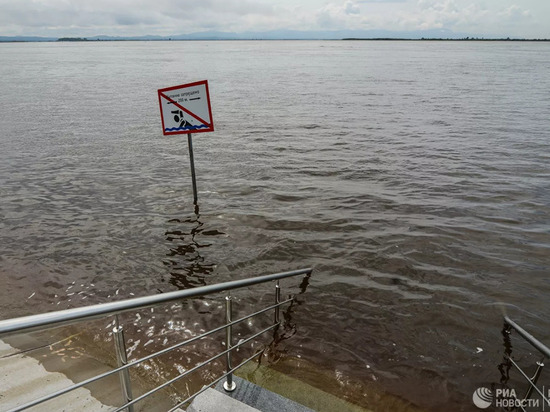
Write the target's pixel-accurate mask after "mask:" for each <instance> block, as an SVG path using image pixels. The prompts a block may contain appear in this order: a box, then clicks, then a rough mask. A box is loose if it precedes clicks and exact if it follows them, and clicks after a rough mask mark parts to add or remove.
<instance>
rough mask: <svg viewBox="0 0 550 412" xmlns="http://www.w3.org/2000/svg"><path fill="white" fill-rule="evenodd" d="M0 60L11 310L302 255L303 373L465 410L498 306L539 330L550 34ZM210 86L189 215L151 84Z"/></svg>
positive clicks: (4, 274)
mask: <svg viewBox="0 0 550 412" xmlns="http://www.w3.org/2000/svg"><path fill="white" fill-rule="evenodd" d="M0 56H1V61H2V64H1V65H0V90H1V95H0V101H1V109H0V218H1V221H0V279H1V282H2V285H3V287H2V288H1V290H0V298H1V300H0V308H1V310H2V317H3V318H8V317H12V316H21V315H27V314H32V313H38V312H45V311H51V310H56V309H65V308H69V307H77V306H81V305H84V304H89V303H99V302H106V301H109V300H111V299H113V298H114V299H122V298H127V297H132V296H143V295H147V294H154V293H161V292H167V291H172V290H177V289H184V288H189V287H194V286H199V285H204V284H214V283H217V282H220V281H226V280H229V279H238V278H244V277H248V276H253V275H259V274H267V273H272V272H279V271H286V270H292V269H298V268H302V267H309V266H311V267H313V269H314V272H313V275H312V277H311V279H310V281H309V286H308V289H307V291H306V293H304V294H303V295H301V296H302V297H301V300H302V304H301V305H299V306H298V307H295V308H294V309H293V320H292V321H293V323H294V328H295V330H294V332H293V333H294V335H293V336H292V337H290V338H289V339H286V340H285V342H284V356H285V357H287V358H288V359H301V360H303V361H304V365H306V361H307V365H309V366H302V368H303V370H300V371H299V373H298V374H301V375H302V378H303V379H305V380H307V381H308V382H309V383H310V384H313V385H316V386H320V387H322V388H325V389H327V390H329V389H330V388H331V389H330V390H332V391H333V392H336V393H338V391H340V392H341V393H342V394H343V396H346V397H348V398H350V399H352V398H353V396H352V395H349V393H351V392H353V391H354V390H355V391H359V392H361V390H362V389H357V386H354V385H356V384H359V385H364V387H369V388H370V387H371V385H375V386H376V388H377V390H381V391H383V392H387V393H389V394H391V395H392V396H395V397H397V398H400V399H403V400H404V401H405V402H408V403H410V404H411V405H416V406H418V407H420V408H422V409H425V410H461V411H462V410H464V411H467V410H477V409H476V408H475V407H474V405H473V403H472V393H473V392H474V390H475V389H476V388H478V387H480V386H488V385H490V384H491V383H493V382H498V381H499V380H500V378H501V374H500V372H499V369H498V365H499V364H500V363H501V362H502V356H503V351H504V346H503V339H502V335H501V330H502V324H503V322H502V316H503V315H505V314H506V315H509V316H510V317H512V318H513V319H515V320H516V321H518V322H519V323H520V324H522V325H523V326H524V327H525V328H527V329H528V330H529V331H530V332H531V333H532V334H533V335H535V336H536V337H538V338H539V339H540V340H542V341H543V342H546V343H547V344H550V332H549V330H548V327H547V325H548V323H547V322H548V317H549V315H550V308H549V305H548V295H549V293H550V277H549V274H550V272H549V267H550V135H549V130H550V94H549V92H548V91H549V90H550V71H549V70H548V67H550V45H549V44H548V43H518V42H487V43H485V42H399V41H392V42H383V41H378V42H370V41H369V42H354V41H325V42H323V41H306V42H298V41H282V42H278V41H250V42H248V41H236V42H230V41H220V42H90V43H63V44H60V43H40V44H39V43H28V44H0ZM203 79H208V82H209V88H210V96H211V102H212V111H213V118H214V124H215V132H213V133H202V134H196V135H194V138H193V142H194V151H195V166H196V170H197V179H198V182H197V183H198V189H199V209H198V210H197V211H196V212H197V213H195V208H194V205H193V202H192V187H191V180H190V172H189V160H188V152H187V143H186V138H185V135H179V136H170V137H164V136H163V135H162V130H161V123H160V114H159V108H158V98H157V89H160V88H164V87H169V86H174V85H178V84H182V83H188V82H193V81H197V80H203ZM136 342H140V340H137V339H136ZM144 342H145V340H141V345H142V346H143V344H144ZM136 345H137V343H136ZM298 364H299V365H301V364H300V363H299V362H298ZM312 365H313V366H312ZM298 369H300V366H298ZM317 370H323V371H326V372H327V373H325V374H324V375H323V376H324V377H323V378H322V379H321V378H320V377H319V376H320V374H317V373H316V372H315V371H317ZM287 372H288V371H287ZM289 373H292V372H289ZM542 379H543V380H544V379H546V380H547V381H546V385H547V386H550V380H548V375H546V377H545V376H544V375H543V377H542ZM542 383H543V384H545V382H542ZM334 388H338V389H337V390H334ZM348 395H349V396H348ZM355 395H356V396H355V397H357V393H355ZM359 395H361V396H366V395H365V394H359ZM365 402H366V403H367V406H369V405H370V406H375V407H377V408H378V410H383V409H387V410H392V408H391V407H389V406H387V407H384V406H383V405H382V404H379V405H376V404H375V403H376V402H375V401H372V400H371V401H365ZM369 402H371V403H370V404H369ZM372 402H374V404H373V403H372Z"/></svg>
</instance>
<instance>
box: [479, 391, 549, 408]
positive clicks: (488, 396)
mask: <svg viewBox="0 0 550 412" xmlns="http://www.w3.org/2000/svg"><path fill="white" fill-rule="evenodd" d="M539 393H540V392H539ZM542 393H545V390H544V387H543V388H542ZM549 399H550V389H548V394H547V395H546V398H545V399H544V401H542V400H541V399H530V398H529V399H520V398H518V396H517V394H516V391H515V389H509V388H498V389H495V390H494V393H493V391H492V390H491V389H489V388H485V387H481V388H477V389H476V390H475V392H474V394H473V395H472V401H473V402H474V405H475V406H477V407H478V408H479V409H487V408H488V407H489V406H491V405H493V406H495V407H497V408H521V409H523V410H525V408H536V409H538V410H542V411H544V407H545V404H546V407H548V411H550V401H549ZM541 405H542V409H540V407H541Z"/></svg>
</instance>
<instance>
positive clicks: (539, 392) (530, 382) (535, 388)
mask: <svg viewBox="0 0 550 412" xmlns="http://www.w3.org/2000/svg"><path fill="white" fill-rule="evenodd" d="M506 357H507V358H508V360H509V361H510V362H512V365H514V366H515V367H516V369H517V370H518V371H519V372H520V373H521V374H522V375H523V377H524V378H525V379H526V380H527V382H529V385H531V387H532V388H533V389H534V390H536V391H537V393H538V394H539V395H540V396H541V397H542V401H543V402H546V404H547V405H550V400H549V399H547V398H546V397H545V396H544V393H542V391H541V390H540V389H539V388H538V386H537V385H535V384H533V381H532V380H531V378H529V376H527V374H526V373H525V372H524V371H523V369H521V368H520V367H519V365H518V364H517V363H516V362H514V360H513V359H512V357H511V356H506Z"/></svg>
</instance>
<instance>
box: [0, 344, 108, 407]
mask: <svg viewBox="0 0 550 412" xmlns="http://www.w3.org/2000/svg"><path fill="white" fill-rule="evenodd" d="M73 384H74V382H73V381H71V380H70V379H68V378H67V377H66V376H65V375H63V374H61V373H57V372H48V371H46V369H45V368H44V367H43V366H42V365H40V364H39V362H38V361H37V360H36V359H34V358H31V357H29V356H25V355H23V354H21V353H18V350H17V349H14V348H13V347H12V346H10V345H8V344H7V343H5V342H4V341H1V340H0V411H7V410H10V409H12V408H15V407H17V406H19V405H23V404H25V403H27V402H30V401H32V400H34V399H37V398H40V397H42V396H45V395H47V394H49V393H52V392H55V391H58V390H60V389H63V388H65V387H68V386H71V385H73ZM112 409H113V407H112V406H106V405H103V404H102V403H101V402H99V401H98V400H97V399H96V398H94V397H93V396H92V395H91V393H90V391H89V390H87V389H85V388H79V389H76V390H74V391H72V392H69V393H68V394H66V395H63V396H61V397H58V398H56V399H52V400H51V401H48V402H46V403H43V404H41V405H37V406H35V407H34V408H31V409H28V411H34V412H39V411H46V410H48V411H90V412H96V411H109V410H112Z"/></svg>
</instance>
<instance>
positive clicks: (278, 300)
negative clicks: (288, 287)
mask: <svg viewBox="0 0 550 412" xmlns="http://www.w3.org/2000/svg"><path fill="white" fill-rule="evenodd" d="M279 303H281V286H280V285H279V281H277V283H276V284H275V304H276V305H278V304H279ZM280 314H281V311H280V306H277V307H276V308H275V323H279V322H280V321H281V315H280Z"/></svg>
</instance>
